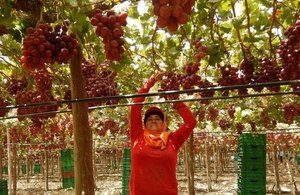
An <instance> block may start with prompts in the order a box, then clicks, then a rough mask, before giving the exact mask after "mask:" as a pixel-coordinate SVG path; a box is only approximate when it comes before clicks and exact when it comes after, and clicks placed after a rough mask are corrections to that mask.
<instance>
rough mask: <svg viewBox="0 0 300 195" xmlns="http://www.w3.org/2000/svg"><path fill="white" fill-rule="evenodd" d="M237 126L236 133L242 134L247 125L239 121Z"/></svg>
mask: <svg viewBox="0 0 300 195" xmlns="http://www.w3.org/2000/svg"><path fill="white" fill-rule="evenodd" d="M235 128H236V133H238V134H242V133H243V130H244V128H245V127H244V125H243V124H242V123H241V122H238V123H236V124H235Z"/></svg>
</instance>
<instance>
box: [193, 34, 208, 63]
mask: <svg viewBox="0 0 300 195" xmlns="http://www.w3.org/2000/svg"><path fill="white" fill-rule="evenodd" d="M193 45H194V46H195V48H196V52H195V53H194V56H193V57H194V60H195V61H196V62H200V61H201V60H202V59H203V58H204V57H205V56H206V54H207V51H208V47H206V46H203V45H202V42H201V40H200V39H195V40H194V41H193Z"/></svg>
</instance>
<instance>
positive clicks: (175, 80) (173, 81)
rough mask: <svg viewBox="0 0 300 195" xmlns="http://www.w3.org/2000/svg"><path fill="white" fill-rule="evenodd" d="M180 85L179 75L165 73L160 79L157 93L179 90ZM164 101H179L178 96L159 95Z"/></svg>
mask: <svg viewBox="0 0 300 195" xmlns="http://www.w3.org/2000/svg"><path fill="white" fill-rule="evenodd" d="M180 83H181V75H179V74H176V73H174V72H167V73H165V74H164V76H163V77H162V80H161V83H160V89H159V91H172V90H179V88H180ZM161 97H163V98H165V99H166V100H176V99H179V94H169V95H161Z"/></svg>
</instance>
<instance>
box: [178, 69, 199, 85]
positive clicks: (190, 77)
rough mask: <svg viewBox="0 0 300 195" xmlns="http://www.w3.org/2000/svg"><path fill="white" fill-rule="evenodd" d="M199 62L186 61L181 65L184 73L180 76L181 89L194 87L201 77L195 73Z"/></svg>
mask: <svg viewBox="0 0 300 195" xmlns="http://www.w3.org/2000/svg"><path fill="white" fill-rule="evenodd" d="M199 66H200V64H199V63H187V64H185V65H184V66H183V69H184V70H185V74H183V75H182V76H181V86H182V88H183V89H194V88H195V86H197V85H198V84H199V83H200V82H201V77H200V76H199V75H197V72H198V70H199V69H200V68H199Z"/></svg>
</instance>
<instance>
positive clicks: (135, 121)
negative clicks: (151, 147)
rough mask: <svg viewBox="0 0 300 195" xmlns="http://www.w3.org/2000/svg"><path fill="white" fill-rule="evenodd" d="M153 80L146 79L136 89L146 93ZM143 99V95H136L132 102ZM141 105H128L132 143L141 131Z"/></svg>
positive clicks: (138, 101) (142, 100)
mask: <svg viewBox="0 0 300 195" xmlns="http://www.w3.org/2000/svg"><path fill="white" fill-rule="evenodd" d="M154 83H155V80H153V79H152V80H151V79H150V80H148V81H147V82H146V83H145V84H144V85H143V86H142V87H141V88H140V90H139V91H138V93H139V94H141V93H148V92H149V90H150V88H151V87H152V86H153V85H154ZM144 101H145V97H136V98H134V99H133V103H141V102H144ZM142 108H143V106H142V105H133V106H131V107H130V123H129V125H130V140H131V144H133V142H134V140H135V139H136V138H137V137H138V135H139V134H140V133H142V132H143V122H142Z"/></svg>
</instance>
